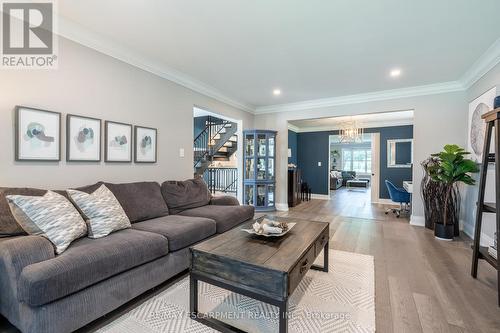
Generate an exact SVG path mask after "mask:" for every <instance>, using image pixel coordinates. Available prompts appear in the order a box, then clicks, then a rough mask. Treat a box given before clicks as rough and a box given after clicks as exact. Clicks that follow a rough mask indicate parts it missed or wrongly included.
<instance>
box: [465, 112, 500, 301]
mask: <svg viewBox="0 0 500 333" xmlns="http://www.w3.org/2000/svg"><path fill="white" fill-rule="evenodd" d="M482 118H483V119H484V120H485V122H486V136H485V140H484V149H483V160H482V164H481V175H480V179H479V193H478V200H477V212H476V230H475V232H474V244H473V255H472V269H471V275H472V276H473V277H474V278H476V277H477V268H478V263H479V259H484V260H485V261H486V262H487V263H489V264H490V265H491V266H493V267H494V268H495V269H496V270H497V292H498V305H499V306H500V256H499V254H500V253H499V252H500V251H498V246H499V245H500V206H499V205H498V204H497V203H498V202H499V201H500V163H498V162H499V160H498V158H499V156H500V108H498V109H495V110H493V111H490V112H488V113H486V114H485V115H483V116H482ZM493 128H494V129H495V191H496V192H495V199H496V202H494V203H490V202H484V192H485V188H486V178H487V177H486V175H487V173H488V153H489V151H490V143H491V137H492V135H493ZM483 213H496V230H497V234H496V235H497V259H495V258H493V257H492V256H491V255H490V254H489V253H488V248H487V247H483V246H480V238H481V226H482V222H483Z"/></svg>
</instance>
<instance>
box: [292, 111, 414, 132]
mask: <svg viewBox="0 0 500 333" xmlns="http://www.w3.org/2000/svg"><path fill="white" fill-rule="evenodd" d="M351 121H355V122H356V123H357V126H359V127H363V128H373V127H386V126H401V125H411V124H413V111H412V110H408V111H396V112H384V113H370V114H362V115H355V116H342V117H332V118H317V119H305V120H293V121H289V124H290V125H292V126H291V127H292V129H294V130H296V131H298V132H309V131H325V130H338V129H340V128H342V126H341V125H342V124H343V123H346V122H351Z"/></svg>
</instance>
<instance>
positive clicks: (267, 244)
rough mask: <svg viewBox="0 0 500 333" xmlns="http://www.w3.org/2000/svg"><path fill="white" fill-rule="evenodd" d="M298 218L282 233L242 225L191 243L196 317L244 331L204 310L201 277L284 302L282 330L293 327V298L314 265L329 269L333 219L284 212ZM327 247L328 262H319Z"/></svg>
mask: <svg viewBox="0 0 500 333" xmlns="http://www.w3.org/2000/svg"><path fill="white" fill-rule="evenodd" d="M278 219H279V220H285V221H287V222H296V223H297V224H296V225H295V226H294V227H293V228H292V229H291V230H290V231H289V232H288V233H287V234H286V235H284V236H283V237H281V238H265V237H262V236H255V235H250V234H248V233H246V232H244V231H241V228H248V227H250V225H251V224H252V223H253V222H252V223H248V224H244V225H242V226H241V227H237V228H235V229H233V230H231V231H228V232H226V233H224V234H222V235H219V236H216V237H214V238H211V239H209V240H207V241H205V242H202V243H200V244H197V245H195V246H194V247H192V248H191V268H190V311H191V317H192V318H193V319H195V320H197V321H199V322H201V323H203V324H205V325H207V326H210V327H212V328H214V329H217V330H219V331H221V332H242V331H241V330H239V329H238V328H236V327H233V326H230V325H228V324H226V323H224V322H222V321H220V320H217V319H215V318H211V317H210V316H207V315H203V314H200V313H199V312H198V281H203V282H206V283H209V284H212V285H215V286H217V287H220V288H224V289H226V290H229V291H232V292H235V293H238V294H241V295H245V296H247V297H251V298H253V299H256V300H259V301H262V302H265V303H269V304H272V305H274V306H277V307H278V308H279V332H280V333H284V332H287V330H288V314H287V311H288V298H289V297H290V295H292V293H293V291H294V290H295V288H296V287H297V286H298V285H299V283H300V281H301V280H302V278H303V277H304V275H306V273H307V271H308V270H309V269H310V268H311V269H316V270H321V271H324V272H328V240H329V223H326V222H313V221H306V220H300V219H292V218H278ZM322 250H323V251H324V263H323V266H322V267H319V266H316V265H313V262H314V261H315V259H316V258H317V256H318V255H319V254H320V252H321V251H322Z"/></svg>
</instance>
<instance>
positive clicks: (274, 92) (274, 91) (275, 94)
mask: <svg viewBox="0 0 500 333" xmlns="http://www.w3.org/2000/svg"><path fill="white" fill-rule="evenodd" d="M273 95H274V96H279V95H281V90H279V89H274V90H273Z"/></svg>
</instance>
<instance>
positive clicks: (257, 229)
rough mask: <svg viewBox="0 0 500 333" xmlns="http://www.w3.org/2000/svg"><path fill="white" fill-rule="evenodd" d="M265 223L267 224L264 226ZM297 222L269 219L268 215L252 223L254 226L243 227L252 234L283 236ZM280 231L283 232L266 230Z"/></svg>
mask: <svg viewBox="0 0 500 333" xmlns="http://www.w3.org/2000/svg"><path fill="white" fill-rule="evenodd" d="M264 225H265V226H264ZM294 225H295V223H292V222H290V223H287V222H279V221H276V220H272V219H269V218H267V217H262V218H259V219H257V220H256V221H255V223H254V224H253V225H252V227H253V228H250V229H241V230H242V231H245V232H247V233H249V234H252V235H257V236H264V237H281V236H284V235H286V234H287V233H288V232H289V231H290V230H291V229H292V228H293V227H294ZM270 230H272V231H278V230H281V232H266V231H270Z"/></svg>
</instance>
